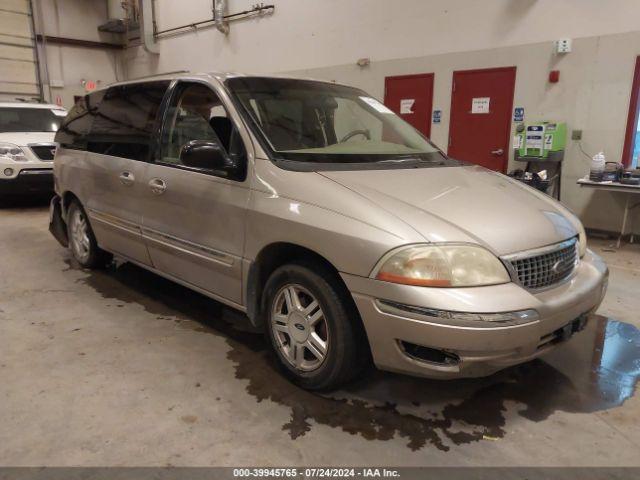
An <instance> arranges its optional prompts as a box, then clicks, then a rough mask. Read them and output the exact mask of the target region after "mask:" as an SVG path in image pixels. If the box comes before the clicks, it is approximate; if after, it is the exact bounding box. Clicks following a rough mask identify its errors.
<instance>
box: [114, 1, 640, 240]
mask: <svg viewBox="0 0 640 480" xmlns="http://www.w3.org/2000/svg"><path fill="white" fill-rule="evenodd" d="M251 3H253V2H251V1H245V0H229V4H230V5H229V13H234V12H236V11H239V10H243V9H245V8H248V7H249V6H250V4H251ZM273 3H274V4H275V6H276V10H275V13H274V14H273V15H272V16H267V17H264V18H259V19H256V20H245V21H242V22H234V23H232V24H231V32H230V34H229V36H228V37H225V36H223V35H222V34H221V33H219V32H218V31H216V30H215V29H214V28H206V29H199V30H197V31H191V32H189V33H186V34H180V35H175V36H172V37H168V38H163V39H160V40H159V45H160V52H161V53H160V55H159V56H151V55H149V54H147V53H146V52H144V50H143V49H142V48H141V47H134V48H130V49H129V50H128V51H127V52H126V57H127V61H126V63H127V70H128V72H129V74H130V75H131V76H142V75H145V74H149V73H157V72H165V71H171V70H179V69H190V70H192V71H212V70H232V71H233V70H237V71H249V72H257V73H261V72H290V73H296V74H300V75H304V76H313V77H319V78H326V79H331V80H336V81H339V82H344V83H348V84H352V85H356V86H360V87H362V88H364V89H365V90H367V91H369V92H370V93H372V94H373V95H374V96H377V97H379V98H382V97H383V88H384V77H385V76H388V75H402V74H410V73H423V72H424V73H426V72H433V73H435V91H434V108H437V109H441V110H442V111H443V118H442V123H441V124H440V125H434V126H433V128H432V137H433V140H434V141H435V142H436V143H437V144H439V145H440V146H443V147H445V146H446V144H447V138H448V122H449V107H450V103H451V77H452V73H453V71H454V70H464V69H472V68H489V67H499V66H516V67H517V81H516V92H515V99H514V105H516V106H523V107H525V109H526V115H527V117H526V120H527V121H533V120H544V119H549V120H556V121H566V122H567V123H568V127H569V130H571V129H581V130H583V146H584V148H585V149H586V150H587V151H588V152H590V153H595V152H596V151H598V150H600V149H602V150H604V151H605V153H606V154H607V157H608V159H611V160H618V159H619V158H620V155H621V150H622V144H623V141H624V129H625V125H626V120H627V110H628V104H629V97H630V88H631V82H632V77H633V66H634V63H635V57H636V56H637V55H640V32H639V30H640V28H639V27H638V22H637V19H638V18H640V1H637V0H609V1H606V2H604V1H601V0H482V1H480V0H429V1H425V0H404V1H396V2H391V1H388V0H387V1H382V0H348V1H344V0H343V1H337V0H323V1H319V0H276V1H274V2H273ZM156 6H157V10H156V14H157V22H158V28H159V29H160V30H162V29H165V28H170V27H173V26H177V25H180V24H183V23H188V22H194V21H198V20H201V19H204V18H207V17H209V16H210V14H211V12H210V7H211V2H209V1H208V0H192V1H190V2H176V1H171V0H156ZM625 32H631V33H625ZM561 37H569V38H573V39H574V51H573V53H570V54H568V55H565V56H557V55H555V54H554V53H553V41H554V40H556V39H558V38H561ZM361 57H370V58H371V62H372V63H371V66H370V67H368V68H364V69H361V68H359V67H357V66H356V65H355V62H356V60H357V59H358V58H361ZM552 69H559V70H560V71H561V80H560V83H559V84H556V85H551V84H549V83H548V82H547V76H548V73H549V71H550V70H552ZM514 167H515V165H514V164H513V161H511V164H510V168H514ZM587 170H588V159H587V158H585V157H584V156H583V155H582V154H581V153H580V152H579V149H578V145H577V143H575V142H571V141H569V142H568V147H567V155H566V161H565V164H564V177H563V201H564V202H565V203H566V204H567V205H568V206H569V207H570V208H572V209H573V210H574V211H576V212H577V213H578V214H579V215H580V216H581V217H582V219H583V220H584V221H585V223H586V225H587V226H589V227H592V228H599V229H604V230H617V229H619V223H620V217H621V208H622V206H621V204H622V202H623V199H624V198H623V197H622V196H619V195H615V194H610V193H605V192H597V193H594V192H593V191H588V190H581V189H580V188H579V187H578V186H576V184H575V181H576V180H577V179H578V178H579V177H581V176H583V175H584V174H585V173H586V172H587ZM636 216H637V217H638V215H636ZM635 225H636V227H635V230H636V231H640V218H636V221H635Z"/></svg>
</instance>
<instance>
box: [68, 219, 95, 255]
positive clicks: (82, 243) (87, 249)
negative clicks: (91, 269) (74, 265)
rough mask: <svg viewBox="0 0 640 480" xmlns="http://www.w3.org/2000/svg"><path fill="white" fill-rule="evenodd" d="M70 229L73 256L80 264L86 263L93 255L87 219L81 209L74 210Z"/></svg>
mask: <svg viewBox="0 0 640 480" xmlns="http://www.w3.org/2000/svg"><path fill="white" fill-rule="evenodd" d="M70 227H71V228H70V230H71V248H72V249H73V254H74V256H75V257H76V259H77V260H78V261H79V262H82V263H85V262H86V261H87V260H88V259H89V255H90V254H91V242H90V240H89V225H88V224H87V219H86V217H85V215H84V213H83V212H82V211H81V210H80V209H79V208H76V209H75V210H73V213H72V215H71V222H70Z"/></svg>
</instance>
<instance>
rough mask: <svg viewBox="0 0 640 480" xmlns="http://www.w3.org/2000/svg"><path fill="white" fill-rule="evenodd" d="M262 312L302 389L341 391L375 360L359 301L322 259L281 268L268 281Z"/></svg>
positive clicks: (282, 360) (285, 364)
mask: <svg viewBox="0 0 640 480" xmlns="http://www.w3.org/2000/svg"><path fill="white" fill-rule="evenodd" d="M294 296H295V297H297V301H296V300H295V298H294ZM314 301H315V302H316V304H317V307H316V306H315V305H314ZM262 312H263V313H264V316H263V318H264V319H265V322H264V324H265V325H264V326H265V335H266V336H267V338H268V341H269V344H270V345H271V347H272V349H273V353H274V354H275V356H276V358H277V360H278V363H279V364H280V366H281V367H282V369H283V371H284V373H285V374H286V376H287V377H289V378H290V379H291V380H292V381H293V382H294V383H296V384H297V385H299V386H301V387H302V388H305V389H307V390H332V389H335V388H337V387H339V386H341V385H344V384H345V383H348V382H349V381H350V380H352V379H353V378H354V377H355V376H357V375H358V374H359V373H360V372H361V371H362V369H363V367H364V366H366V365H367V364H368V362H369V358H370V354H369V349H368V348H367V346H366V336H365V334H364V331H363V328H362V326H361V324H360V320H359V317H358V312H357V310H356V307H355V304H354V303H353V300H352V299H351V296H350V294H349V292H348V291H347V290H346V288H344V286H343V285H342V284H341V283H340V281H339V279H337V278H336V277H335V274H333V273H332V272H331V271H330V270H329V269H328V268H326V267H325V266H324V265H322V264H320V263H319V262H318V263H317V264H316V263H309V264H288V265H284V266H282V267H279V268H278V269H276V270H275V271H274V272H273V273H272V274H271V276H270V277H269V279H268V280H267V283H266V285H265V289H264V294H263V296H262ZM320 357H322V358H320Z"/></svg>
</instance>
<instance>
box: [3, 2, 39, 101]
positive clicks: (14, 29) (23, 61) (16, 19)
mask: <svg viewBox="0 0 640 480" xmlns="http://www.w3.org/2000/svg"><path fill="white" fill-rule="evenodd" d="M32 25H33V22H32V16H31V4H30V2H29V0H2V1H1V2H0V101H5V100H13V99H15V98H17V97H20V98H30V97H35V98H39V97H40V86H39V85H38V64H37V56H36V43H35V38H34V35H33V29H32Z"/></svg>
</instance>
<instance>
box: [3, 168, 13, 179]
mask: <svg viewBox="0 0 640 480" xmlns="http://www.w3.org/2000/svg"><path fill="white" fill-rule="evenodd" d="M4 174H5V175H6V176H7V177H10V176H11V175H13V168H5V169H4Z"/></svg>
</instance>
